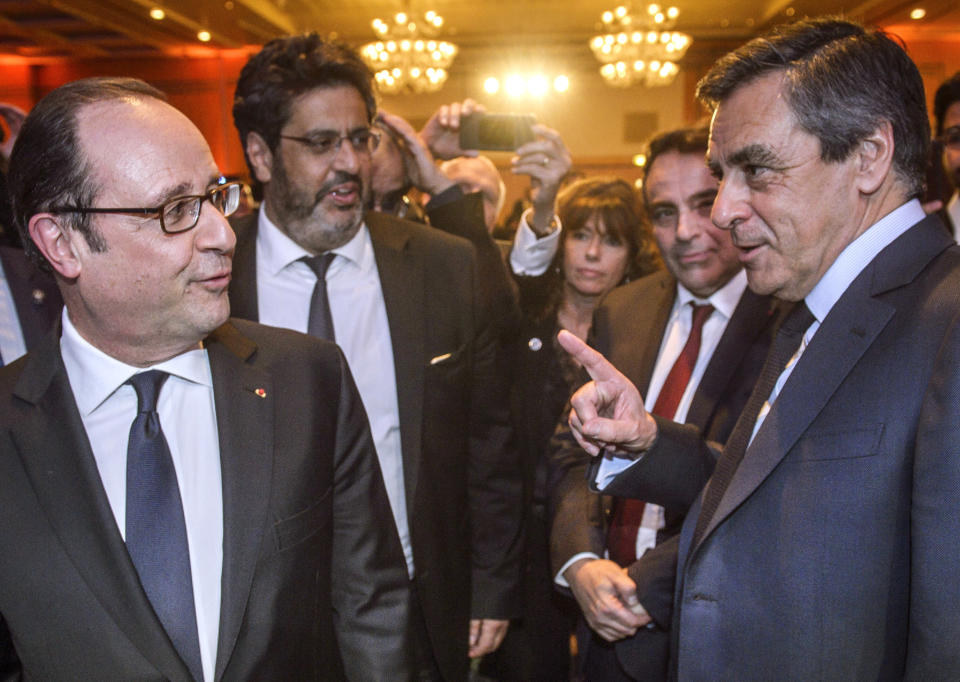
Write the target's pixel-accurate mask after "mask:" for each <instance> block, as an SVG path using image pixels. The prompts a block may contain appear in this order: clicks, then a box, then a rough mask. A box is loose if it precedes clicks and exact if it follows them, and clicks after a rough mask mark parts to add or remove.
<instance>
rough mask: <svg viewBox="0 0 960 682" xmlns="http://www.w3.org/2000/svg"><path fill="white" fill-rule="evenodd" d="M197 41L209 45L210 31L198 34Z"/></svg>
mask: <svg viewBox="0 0 960 682" xmlns="http://www.w3.org/2000/svg"><path fill="white" fill-rule="evenodd" d="M197 40H199V41H200V42H201V43H209V42H210V31H200V32H199V33H197Z"/></svg>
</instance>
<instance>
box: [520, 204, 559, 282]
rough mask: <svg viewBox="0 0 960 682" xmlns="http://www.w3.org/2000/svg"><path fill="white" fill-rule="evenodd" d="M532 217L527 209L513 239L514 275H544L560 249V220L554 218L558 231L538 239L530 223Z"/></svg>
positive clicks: (521, 217)
mask: <svg viewBox="0 0 960 682" xmlns="http://www.w3.org/2000/svg"><path fill="white" fill-rule="evenodd" d="M531 215H532V211H531V209H529V208H528V209H527V210H526V211H524V212H523V215H522V216H520V223H519V224H518V225H517V234H516V236H515V237H514V239H513V248H512V249H511V250H510V267H511V268H512V269H513V272H514V274H517V275H526V276H528V277H536V276H538V275H542V274H543V273H545V272H546V271H547V268H549V267H550V262H551V261H552V260H553V257H554V256H555V255H556V253H557V249H558V248H560V232H561V230H562V227H561V225H560V219H559V218H554V220H556V223H557V229H556V230H554V231H553V232H551V233H550V234H547V235H544V236H543V237H538V236H537V233H536V232H534V231H533V229H532V228H531V227H530V223H529V222H528V218H529V217H530V216H531Z"/></svg>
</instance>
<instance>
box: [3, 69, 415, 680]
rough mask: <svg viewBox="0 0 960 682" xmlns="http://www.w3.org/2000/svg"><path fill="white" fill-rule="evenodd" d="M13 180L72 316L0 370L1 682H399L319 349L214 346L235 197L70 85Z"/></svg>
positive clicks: (149, 103)
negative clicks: (20, 681) (6, 681)
mask: <svg viewBox="0 0 960 682" xmlns="http://www.w3.org/2000/svg"><path fill="white" fill-rule="evenodd" d="M10 177H11V188H12V196H13V206H14V215H15V220H16V223H17V227H18V228H19V230H20V232H21V236H22V238H23V241H24V244H25V246H26V248H27V251H28V253H30V254H31V256H32V257H34V258H35V259H36V260H37V262H42V263H44V264H45V266H46V267H47V268H48V269H50V270H52V271H53V273H54V276H55V277H56V280H57V283H58V285H59V287H60V290H61V292H62V294H63V299H64V302H65V305H66V309H65V313H64V315H63V316H62V319H61V323H60V325H58V326H57V328H56V329H55V330H54V332H53V333H51V334H50V335H49V336H48V337H47V338H46V340H45V341H44V342H43V343H42V344H41V345H40V346H39V347H38V348H37V349H36V350H34V351H31V352H30V353H29V354H28V355H27V356H26V357H25V358H23V359H21V360H18V361H17V362H15V363H13V364H12V365H9V366H7V367H5V368H4V369H3V370H0V499H2V500H3V510H4V511H3V514H2V516H0V556H2V557H3V559H2V561H0V677H3V678H8V677H17V678H19V677H21V676H22V677H23V678H25V679H41V680H67V679H70V680H133V679H138V680H177V681H181V680H206V681H207V682H210V681H212V680H214V679H217V680H251V679H256V680H300V679H344V678H347V679H351V680H383V679H394V676H395V675H397V674H399V675H400V678H399V679H402V676H403V674H404V672H405V670H406V666H407V653H406V650H405V641H404V637H403V634H402V633H401V632H397V630H396V628H394V627H392V626H391V623H392V622H394V621H396V619H398V618H401V619H402V618H404V617H405V614H406V613H407V608H408V600H407V595H408V585H407V575H406V570H405V567H404V564H403V553H402V548H401V546H400V542H399V539H398V538H397V536H396V533H395V531H393V529H391V528H388V527H385V526H384V525H383V524H382V523H381V522H380V519H381V518H382V517H383V516H385V515H388V514H389V502H388V500H387V496H386V491H385V489H384V485H383V479H382V476H381V474H380V471H379V468H378V466H377V461H376V453H375V451H374V449H373V444H372V441H371V438H370V433H369V430H368V426H367V423H366V420H365V418H364V415H363V409H362V406H361V404H360V398H359V396H358V394H357V392H356V389H355V387H354V385H353V382H352V380H351V377H350V374H349V371H348V370H347V367H346V362H345V360H344V358H343V356H342V354H341V353H339V351H338V350H337V349H336V347H335V346H334V345H333V344H329V343H324V342H321V341H318V340H316V339H310V338H308V337H305V336H303V335H301V334H294V333H291V332H288V331H285V330H277V329H269V328H266V327H261V326H260V325H256V324H253V323H250V322H246V321H241V320H234V321H228V320H227V318H228V316H229V301H228V298H227V285H228V284H229V282H230V279H231V260H232V257H233V252H234V246H235V243H236V240H235V237H234V234H233V231H232V230H231V229H230V226H229V224H228V223H227V221H226V218H225V216H227V215H229V214H230V213H232V212H233V211H234V210H236V208H237V205H238V203H239V198H240V189H241V188H240V185H239V184H236V183H225V182H224V181H223V179H222V178H221V176H220V172H219V171H218V169H217V167H216V165H215V164H214V161H213V156H212V154H211V153H210V149H209V147H208V146H207V144H206V142H205V141H204V140H203V137H202V136H201V134H200V132H199V131H198V130H197V129H196V127H195V126H194V125H193V124H192V123H191V122H190V121H189V120H188V119H187V118H186V117H185V116H183V114H181V113H180V112H178V111H177V110H176V109H174V108H173V107H171V106H169V105H168V104H166V103H165V101H164V100H163V95H162V94H161V93H160V92H159V91H157V90H155V89H154V88H152V87H151V86H149V85H147V84H146V83H144V82H142V81H137V80H133V79H103V78H99V79H88V80H84V81H77V82H75V83H71V84H68V85H65V86H63V87H61V88H58V89H57V90H55V91H54V92H53V93H51V94H50V95H48V96H47V97H46V98H44V99H43V100H42V101H41V102H40V103H39V104H37V106H36V107H35V108H34V110H33V112H31V114H30V116H29V117H28V118H27V120H26V123H25V124H24V127H23V131H22V133H21V136H20V139H19V140H18V142H17V146H16V147H15V149H14V153H13V159H12V163H11V174H10ZM348 557H349V560H348ZM358 566H360V567H362V569H363V570H362V572H360V571H358V570H357V567H358ZM398 671H399V673H398Z"/></svg>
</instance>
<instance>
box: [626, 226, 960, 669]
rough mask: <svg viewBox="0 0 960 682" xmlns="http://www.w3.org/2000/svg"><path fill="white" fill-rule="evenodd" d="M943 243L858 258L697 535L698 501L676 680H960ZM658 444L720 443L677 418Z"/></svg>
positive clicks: (705, 452) (955, 393) (683, 566)
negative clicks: (858, 269) (860, 266)
mask: <svg viewBox="0 0 960 682" xmlns="http://www.w3.org/2000/svg"><path fill="white" fill-rule="evenodd" d="M951 243H952V242H951V240H950V238H949V237H947V236H946V233H945V232H944V231H943V226H942V225H941V224H940V222H939V220H938V219H937V218H936V217H932V216H931V217H928V218H926V219H925V220H923V221H922V222H920V223H919V224H917V225H915V226H914V227H913V228H911V229H910V230H909V231H908V232H906V233H905V234H904V235H902V236H901V237H900V238H899V239H897V240H896V241H895V242H894V243H893V244H891V245H890V246H888V247H887V248H886V249H884V251H882V252H881V253H880V254H879V255H878V256H877V257H876V258H875V259H874V260H873V262H872V263H870V264H869V265H868V266H867V267H866V269H865V270H864V271H863V272H862V273H861V274H860V275H859V276H858V277H857V279H856V280H855V281H854V282H853V283H852V284H851V285H850V287H849V288H848V289H847V290H846V292H845V293H844V294H843V295H842V296H841V297H840V299H839V301H838V302H837V304H836V305H835V306H834V308H833V309H832V310H831V311H830V313H829V315H827V317H826V319H824V320H823V324H822V325H821V326H820V328H819V330H818V331H817V333H816V335H815V336H814V337H813V339H812V341H811V343H810V344H809V345H808V346H807V348H806V350H805V351H804V353H803V355H802V356H801V358H800V361H799V362H798V363H797V365H796V367H795V368H794V370H793V373H792V375H791V376H790V379H789V380H788V381H787V383H786V384H785V385H784V387H783V390H782V391H781V393H780V395H779V397H778V398H777V400H776V402H775V403H774V405H773V408H772V410H771V411H770V413H769V414H768V415H767V417H766V420H765V421H764V422H763V425H762V426H761V428H760V430H759V431H758V432H757V435H756V437H755V438H754V440H753V442H752V443H751V444H750V446H749V448H748V449H747V452H746V454H745V455H744V458H743V460H742V462H741V463H740V466H739V467H738V468H737V470H736V472H735V474H734V476H733V479H732V480H731V482H730V485H729V487H728V488H727V490H726V492H725V494H724V496H723V498H722V500H721V501H720V504H719V506H718V508H717V511H716V513H715V514H714V516H713V518H712V520H711V521H710V523H709V525H708V527H707V529H706V532H705V533H704V535H703V538H702V539H701V540H700V542H699V543H698V544H697V545H696V546H691V540H692V536H693V530H694V526H695V523H696V517H697V513H696V512H697V511H698V508H699V505H697V507H696V508H695V509H694V510H691V514H690V515H689V517H688V520H687V523H686V524H685V525H684V529H683V532H682V534H681V540H680V555H679V564H678V565H679V567H680V568H679V572H678V576H677V600H676V611H675V619H674V628H673V634H674V639H675V642H674V645H675V646H674V656H675V657H676V659H677V660H676V663H677V665H678V668H677V672H678V674H679V677H680V679H685V680H686V679H692V680H708V679H711V680H712V679H738V680H749V679H771V678H778V679H798V680H799V679H834V680H865V679H874V680H894V679H904V678H906V679H916V680H934V679H936V680H947V679H954V680H955V679H960V644H958V642H960V616H958V613H960V581H958V580H957V574H958V571H960V566H958V558H960V545H958V538H960V514H957V509H958V508H960V466H958V464H957V462H958V460H957V453H958V452H960V424H958V417H957V404H958V402H960V372H958V369H957V368H958V367H960V328H958V321H960V299H958V296H957V292H958V291H960V250H958V249H956V248H949V247H950V245H951ZM655 449H656V451H657V452H656V453H654V455H655V457H661V456H662V457H668V458H672V459H674V460H677V459H682V460H685V461H687V462H690V463H691V466H693V467H694V468H697V467H698V466H699V464H698V462H699V461H701V460H705V459H711V458H712V456H713V454H714V453H712V452H711V451H710V449H709V448H707V447H705V444H703V443H702V442H700V441H699V439H698V438H697V437H696V434H694V433H691V432H690V431H689V430H686V429H683V428H676V429H672V430H671V429H664V430H663V431H661V434H660V440H659V441H658V443H657V445H656V446H655ZM653 450H654V449H653V448H652V449H651V451H648V454H650V453H651V452H653ZM646 474H647V475H646V476H643V475H642V472H633V471H630V470H628V471H627V472H625V473H624V474H622V475H621V476H620V477H618V478H617V480H616V481H614V482H613V483H612V484H611V487H612V486H616V487H615V488H613V489H614V490H616V491H617V492H619V493H621V494H622V493H626V492H630V491H638V490H653V489H657V488H658V487H659V486H658V485H657V482H656V481H654V480H653V475H655V474H656V470H655V469H650V470H648V471H647V472H646ZM621 478H623V479H624V480H623V481H621V480H620V479H621ZM641 479H646V480H641ZM665 483H666V484H667V485H669V482H665Z"/></svg>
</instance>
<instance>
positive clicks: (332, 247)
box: [230, 34, 522, 680]
mask: <svg viewBox="0 0 960 682" xmlns="http://www.w3.org/2000/svg"><path fill="white" fill-rule="evenodd" d="M375 99H376V98H375V93H374V90H373V77H372V74H371V73H370V71H369V70H368V69H367V67H366V66H365V65H364V63H363V62H362V60H361V59H360V58H359V56H358V55H357V54H356V53H355V52H353V51H352V50H350V49H349V48H347V47H345V46H343V45H340V44H337V43H331V42H326V41H324V40H322V39H321V38H319V37H318V36H317V35H316V34H310V35H302V36H294V37H288V38H279V39H277V40H273V41H271V42H270V43H268V44H267V45H266V46H265V47H264V48H263V49H262V50H261V51H260V52H259V53H258V54H256V55H254V56H253V57H252V58H251V59H250V61H249V62H248V63H247V64H246V66H245V67H244V68H243V70H242V72H241V74H240V78H239V80H238V82H237V90H236V96H235V99H234V107H233V116H234V122H235V123H236V126H237V129H238V131H239V133H240V141H241V144H242V145H243V148H244V152H245V154H246V159H247V162H248V164H249V166H250V171H251V174H252V176H253V177H254V178H255V180H256V181H257V182H259V183H260V184H261V185H262V186H263V204H262V205H261V208H260V211H259V212H258V214H256V215H255V216H251V217H250V218H249V219H248V220H242V221H238V222H237V223H235V227H236V230H237V240H238V241H237V252H236V258H235V260H234V281H233V284H232V285H231V288H230V300H231V304H232V308H233V313H234V314H235V315H238V316H241V317H246V318H248V319H253V320H258V321H260V322H262V323H265V324H269V325H274V326H279V327H287V328H289V329H294V330H297V331H301V332H308V333H311V334H315V335H318V336H326V337H327V338H332V339H335V340H336V342H337V344H339V345H340V346H341V347H342V348H343V351H344V353H345V355H346V356H347V360H348V362H349V364H350V367H351V369H352V370H353V373H354V375H355V376H356V379H357V386H358V388H359V390H360V395H361V397H362V399H363V404H364V407H365V408H366V412H367V415H368V416H369V419H370V424H371V431H372V433H373V438H374V442H375V444H376V448H377V455H378V457H379V460H380V466H381V469H382V470H383V474H384V479H385V481H386V485H387V493H388V495H389V497H390V504H391V508H392V511H393V521H394V522H395V524H396V527H397V530H398V531H399V534H400V539H401V542H402V544H403V548H404V553H405V556H406V560H407V569H408V571H409V575H410V579H411V583H410V584H411V619H410V621H409V622H400V621H397V622H394V623H392V624H393V625H394V626H395V627H397V628H398V629H401V630H403V631H408V628H409V632H410V641H411V646H412V651H413V653H414V656H415V659H416V666H417V677H418V679H444V680H465V679H467V675H468V656H480V655H483V654H484V653H487V652H489V651H492V650H493V649H495V648H496V647H497V646H498V645H499V643H500V641H501V639H502V638H503V635H504V634H505V632H506V627H507V620H508V619H509V618H510V617H512V616H514V615H516V614H517V604H518V601H519V595H518V594H517V590H518V583H519V578H520V575H519V559H520V551H519V550H520V547H519V537H520V532H519V526H520V514H521V508H522V505H521V478H520V470H519V467H518V464H517V459H516V457H515V455H514V453H513V452H512V450H511V448H509V447H508V440H509V415H508V413H507V411H506V408H507V406H506V401H504V400H502V399H501V398H502V395H503V391H502V388H501V382H502V381H503V377H500V376H498V367H497V366H496V356H497V346H498V344H497V337H496V329H495V327H494V326H492V325H491V319H490V315H489V310H488V308H487V306H484V305H483V304H482V303H478V301H480V300H482V299H481V298H480V297H479V296H478V293H479V282H478V277H477V265H476V256H475V251H474V249H473V247H472V246H471V245H470V243H469V242H467V241H466V240H464V239H461V238H459V237H454V236H451V235H448V234H445V233H443V232H441V231H439V230H435V229H430V228H427V227H424V226H422V225H417V224H414V223H411V222H407V221H404V220H400V219H397V218H395V217H393V216H388V215H385V214H381V213H377V212H372V211H371V212H365V208H366V207H367V206H368V205H369V195H370V172H371V156H372V152H373V150H374V148H375V146H376V143H377V139H378V137H377V133H376V132H375V131H373V130H372V125H373V120H374V117H375V115H376V113H377V112H376V101H375ZM476 209H477V210H480V205H479V201H477V203H476ZM463 219H467V216H464V217H463ZM480 221H481V224H482V215H481V216H480ZM384 523H385V524H390V525H393V523H392V522H391V519H390V518H389V517H386V518H384ZM356 570H357V572H359V573H362V572H363V570H364V567H363V564H362V563H360V562H358V563H357V565H356ZM394 679H399V678H394Z"/></svg>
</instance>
